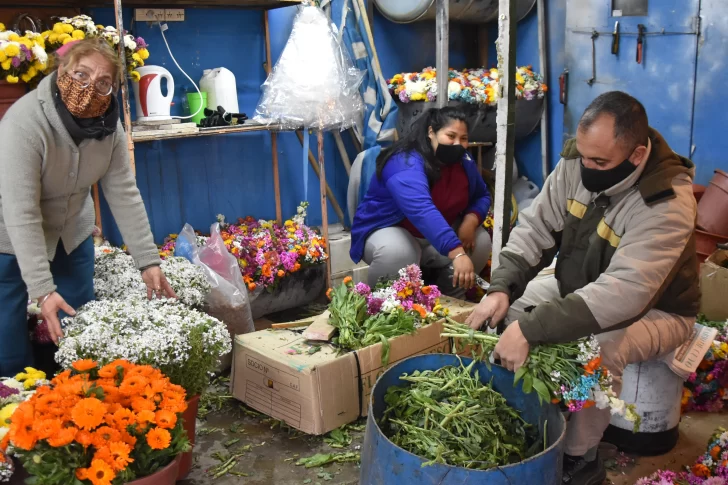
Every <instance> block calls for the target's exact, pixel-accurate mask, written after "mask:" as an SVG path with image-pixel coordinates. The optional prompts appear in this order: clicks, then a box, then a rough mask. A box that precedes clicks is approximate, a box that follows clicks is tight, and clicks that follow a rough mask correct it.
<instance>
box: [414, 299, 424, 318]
mask: <svg viewBox="0 0 728 485" xmlns="http://www.w3.org/2000/svg"><path fill="white" fill-rule="evenodd" d="M412 309H413V310H414V311H416V312H417V313H419V314H420V317H421V318H426V317H427V310H426V309H425V307H423V306H422V305H418V304H417V303H415V304H414V305H412Z"/></svg>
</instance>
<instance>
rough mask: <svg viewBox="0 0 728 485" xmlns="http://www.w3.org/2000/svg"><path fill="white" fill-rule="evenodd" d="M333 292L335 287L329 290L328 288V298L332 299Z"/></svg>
mask: <svg viewBox="0 0 728 485" xmlns="http://www.w3.org/2000/svg"><path fill="white" fill-rule="evenodd" d="M333 293H334V289H333V288H329V289H328V290H326V298H328V299H329V301H330V300H331V295H332V294H333Z"/></svg>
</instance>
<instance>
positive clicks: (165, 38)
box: [157, 22, 202, 120]
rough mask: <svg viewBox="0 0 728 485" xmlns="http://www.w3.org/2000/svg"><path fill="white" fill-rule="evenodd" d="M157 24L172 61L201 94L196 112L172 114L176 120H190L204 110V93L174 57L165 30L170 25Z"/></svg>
mask: <svg viewBox="0 0 728 485" xmlns="http://www.w3.org/2000/svg"><path fill="white" fill-rule="evenodd" d="M157 25H159V30H160V32H162V39H163V40H164V45H166V46H167V51H168V52H169V57H171V58H172V61H173V62H174V65H175V66H177V69H179V70H180V72H182V74H184V75H185V77H186V78H187V79H189V80H190V82H191V83H192V85H193V86H194V87H195V89H196V90H197V94H199V95H200V106H199V107H198V108H197V111H195V113H194V114H191V115H189V116H172V119H176V120H188V119H190V118H194V117H195V116H197V115H198V114H199V113H200V111H201V110H202V93H201V92H200V88H198V87H197V83H195V82H194V81H193V80H192V78H191V77H190V76H188V75H187V73H186V72H185V71H184V69H182V68H181V67H180V65H179V64H178V63H177V59H175V58H174V54H172V49H170V47H169V43H168V42H167V37H166V36H165V35H164V31H165V30H167V29H168V28H169V27H167V24H162V23H161V22H157Z"/></svg>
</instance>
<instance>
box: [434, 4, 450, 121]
mask: <svg viewBox="0 0 728 485" xmlns="http://www.w3.org/2000/svg"><path fill="white" fill-rule="evenodd" d="M436 8H437V13H436V19H437V20H436V23H437V27H436V28H437V40H436V42H437V44H436V46H437V47H436V50H437V64H436V66H437V107H438V108H444V107H445V106H447V102H448V96H447V86H448V84H449V83H450V59H449V58H448V54H449V52H448V49H449V47H450V25H449V22H450V1H449V0H437V7H436Z"/></svg>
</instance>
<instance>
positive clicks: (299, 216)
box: [291, 202, 308, 226]
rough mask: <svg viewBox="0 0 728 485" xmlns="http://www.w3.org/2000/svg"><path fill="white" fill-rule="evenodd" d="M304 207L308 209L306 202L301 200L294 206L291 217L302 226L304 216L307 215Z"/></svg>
mask: <svg viewBox="0 0 728 485" xmlns="http://www.w3.org/2000/svg"><path fill="white" fill-rule="evenodd" d="M306 209H308V202H301V203H300V204H299V205H298V207H297V208H296V215H295V216H293V217H291V220H292V221H293V222H294V223H295V224H298V225H299V226H302V225H304V224H305V223H306V216H307V215H308V213H307V211H306Z"/></svg>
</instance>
